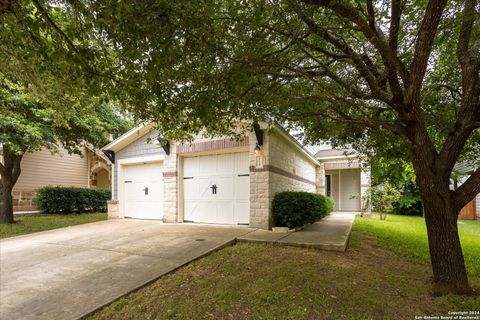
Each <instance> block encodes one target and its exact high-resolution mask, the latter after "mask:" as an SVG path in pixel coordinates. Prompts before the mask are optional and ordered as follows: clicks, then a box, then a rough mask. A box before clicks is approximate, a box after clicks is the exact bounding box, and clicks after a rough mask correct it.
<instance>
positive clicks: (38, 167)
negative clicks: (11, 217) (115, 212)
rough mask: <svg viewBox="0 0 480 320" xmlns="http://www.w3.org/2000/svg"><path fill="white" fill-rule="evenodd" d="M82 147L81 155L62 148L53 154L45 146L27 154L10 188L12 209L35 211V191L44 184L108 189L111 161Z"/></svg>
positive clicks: (89, 148) (92, 150) (97, 152)
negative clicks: (13, 185) (15, 181)
mask: <svg viewBox="0 0 480 320" xmlns="http://www.w3.org/2000/svg"><path fill="white" fill-rule="evenodd" d="M82 149H83V150H82V156H80V155H77V154H69V153H68V152H67V151H66V150H65V149H62V148H60V149H59V152H58V153H55V154H52V153H51V152H50V151H49V150H47V149H42V150H41V151H37V152H33V153H26V154H25V155H24V157H23V159H22V162H21V168H22V172H21V174H20V177H19V178H18V181H17V183H16V184H15V187H14V188H13V206H14V207H13V209H14V211H31V210H36V207H35V204H34V199H35V195H36V191H37V190H38V189H39V188H41V187H44V186H49V185H50V186H75V187H85V188H90V187H92V188H110V186H111V184H110V180H111V178H110V164H109V162H108V161H107V159H106V157H105V156H104V155H103V154H102V153H100V152H99V151H98V150H97V151H95V150H94V149H93V148H91V147H88V146H86V147H83V148H82ZM1 160H2V159H1V149H0V161H1Z"/></svg>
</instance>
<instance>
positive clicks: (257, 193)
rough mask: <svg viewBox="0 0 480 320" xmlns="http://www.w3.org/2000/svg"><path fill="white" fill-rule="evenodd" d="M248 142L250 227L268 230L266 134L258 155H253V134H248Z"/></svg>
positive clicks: (267, 152) (268, 204) (269, 211)
mask: <svg viewBox="0 0 480 320" xmlns="http://www.w3.org/2000/svg"><path fill="white" fill-rule="evenodd" d="M248 140H249V152H250V227H252V228H260V229H270V228H271V226H272V214H271V203H270V196H269V189H270V185H269V183H270V179H269V171H268V154H269V150H268V132H267V131H265V132H264V137H263V145H262V146H260V148H261V153H260V154H255V146H256V144H257V138H256V137H255V134H254V133H250V135H249V137H248Z"/></svg>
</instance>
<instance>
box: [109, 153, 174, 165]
mask: <svg viewBox="0 0 480 320" xmlns="http://www.w3.org/2000/svg"><path fill="white" fill-rule="evenodd" d="M163 160H165V155H164V154H159V155H153V156H144V157H134V158H125V159H118V160H117V163H118V164H119V165H123V164H134V163H144V162H145V163H148V162H159V161H163Z"/></svg>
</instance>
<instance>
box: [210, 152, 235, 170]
mask: <svg viewBox="0 0 480 320" xmlns="http://www.w3.org/2000/svg"><path fill="white" fill-rule="evenodd" d="M213 157H216V158H217V168H216V172H217V173H232V172H234V171H235V155H234V154H232V153H226V154H219V155H218V156H213ZM213 157H212V158H213Z"/></svg>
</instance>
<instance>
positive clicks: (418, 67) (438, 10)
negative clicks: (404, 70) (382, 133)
mask: <svg viewBox="0 0 480 320" xmlns="http://www.w3.org/2000/svg"><path fill="white" fill-rule="evenodd" d="M446 4H447V0H430V1H429V2H428V4H427V9H426V11H425V15H424V18H423V20H422V23H421V25H420V29H419V31H418V37H417V41H416V42H415V51H414V52H415V53H414V56H413V60H412V63H411V64H410V68H409V77H408V81H407V82H406V83H405V84H406V97H405V98H406V104H407V105H408V106H409V107H410V108H412V107H415V108H418V107H419V105H420V91H421V88H422V82H423V78H424V76H425V73H426V70H427V64H428V59H429V57H430V53H431V51H432V46H433V40H434V39H435V35H436V33H437V29H438V25H439V23H440V18H441V17H442V14H443V10H444V9H445V6H446Z"/></svg>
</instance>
